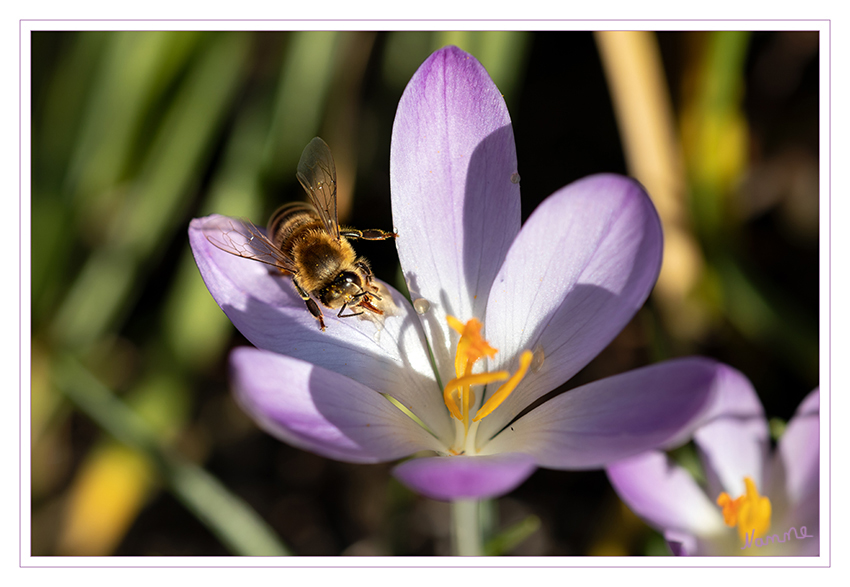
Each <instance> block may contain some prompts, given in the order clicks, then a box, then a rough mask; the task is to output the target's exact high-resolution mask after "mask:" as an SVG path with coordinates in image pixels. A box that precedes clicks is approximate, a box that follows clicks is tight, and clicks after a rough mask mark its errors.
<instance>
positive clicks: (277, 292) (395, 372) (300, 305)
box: [189, 215, 454, 442]
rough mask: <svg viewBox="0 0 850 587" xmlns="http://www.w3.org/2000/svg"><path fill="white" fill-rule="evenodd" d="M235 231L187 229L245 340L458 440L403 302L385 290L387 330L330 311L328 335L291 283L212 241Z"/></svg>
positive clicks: (198, 225) (216, 220) (220, 219)
mask: <svg viewBox="0 0 850 587" xmlns="http://www.w3.org/2000/svg"><path fill="white" fill-rule="evenodd" d="M234 226H239V224H238V221H237V220H235V219H232V218H227V217H224V216H218V215H213V216H209V217H206V218H197V219H195V220H193V221H192V223H191V224H190V226H189V242H190V244H191V246H192V252H193V254H194V255H195V261H196V263H197V265H198V269H199V270H200V272H201V276H202V277H203V279H204V282H205V283H206V285H207V288H208V289H209V290H210V293H211V294H212V296H213V298H214V299H215V301H216V303H218V305H219V306H220V307H221V309H222V310H223V311H224V313H225V314H227V317H228V318H230V320H231V321H232V322H233V324H234V326H236V328H238V329H239V331H240V332H241V333H242V334H243V335H244V336H245V338H247V339H248V340H249V341H251V343H253V344H254V345H256V346H257V347H259V348H261V349H267V350H271V351H275V352H278V353H281V354H284V355H288V356H291V357H295V358H298V359H303V360H305V361H309V362H311V363H315V364H316V365H320V366H322V367H324V368H326V369H329V370H331V371H334V372H336V373H340V374H342V375H345V376H346V377H350V378H351V379H354V380H355V381H358V382H359V383H362V384H363V385H365V386H366V387H370V388H372V389H374V390H376V391H379V392H381V393H387V394H389V395H392V396H393V397H395V398H396V399H398V400H399V401H400V402H402V403H403V404H404V405H406V406H408V407H409V408H410V409H411V410H412V411H413V412H414V413H415V414H416V415H417V416H418V417H420V418H421V419H422V420H423V421H424V422H425V423H427V424H428V426H429V427H430V428H431V429H432V430H433V431H434V432H435V434H437V435H438V436H440V437H441V438H445V439H447V442H448V441H450V439H451V438H453V435H454V428H453V426H452V425H451V423H450V421H449V416H448V411H447V410H446V407H445V404H444V403H443V401H442V391H441V390H440V389H439V388H438V386H437V384H436V381H435V380H434V376H433V369H432V368H431V364H430V360H429V358H428V355H427V351H426V344H425V337H424V334H423V333H422V329H421V327H420V325H419V321H418V320H416V319H415V318H414V316H415V313H414V312H413V310H412V308H411V307H410V304H409V303H407V301H406V300H405V299H404V298H403V296H401V295H400V294H399V293H398V292H397V291H395V290H394V289H392V288H391V287H389V286H386V287H387V291H389V292H390V294H391V297H392V300H393V302H395V309H394V310H393V311H394V315H388V316H386V317H385V318H384V320H383V324H382V325H380V324H378V323H376V322H374V321H373V320H371V319H363V318H359V317H358V318H345V319H342V318H337V317H336V316H335V315H334V314H335V313H334V312H332V311H330V310H325V311H324V314H325V323H326V325H327V330H325V331H324V332H322V331H320V330H319V328H318V324H317V322H316V320H315V319H314V318H313V317H312V316H311V315H310V312H309V311H308V310H307V308H306V306H305V304H304V301H303V300H302V299H301V298H300V297H299V296H298V294H297V293H296V292H295V288H294V286H293V285H292V280H291V278H289V277H285V276H282V275H280V274H275V273H274V272H273V271H270V268H269V267H268V266H267V265H264V264H263V263H260V262H257V261H254V260H252V259H243V258H240V257H237V256H236V255H232V254H228V253H226V252H224V251H222V250H221V249H219V248H217V247H216V246H214V245H213V244H212V243H211V242H210V240H209V238H213V239H217V240H219V241H220V240H221V238H222V233H223V232H226V231H228V230H232V229H233V227H234ZM208 237H209V238H208ZM384 285H385V284H384Z"/></svg>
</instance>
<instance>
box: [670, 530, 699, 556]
mask: <svg viewBox="0 0 850 587" xmlns="http://www.w3.org/2000/svg"><path fill="white" fill-rule="evenodd" d="M664 540H666V541H667V546H668V547H669V548H670V552H672V553H673V556H691V555H694V554H697V539H696V537H695V536H691V535H690V534H685V533H681V532H676V531H673V530H668V531H667V532H665V533H664Z"/></svg>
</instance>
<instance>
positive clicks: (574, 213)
mask: <svg viewBox="0 0 850 587" xmlns="http://www.w3.org/2000/svg"><path fill="white" fill-rule="evenodd" d="M390 178H391V189H392V211H393V221H394V225H395V226H394V230H395V231H396V232H397V233H398V234H399V236H398V239H396V245H397V247H398V254H399V259H400V262H401V267H402V271H403V274H404V278H405V280H406V282H407V285H408V288H409V290H410V293H411V299H412V300H413V304H411V303H410V302H408V301H407V300H406V299H405V297H404V296H402V295H400V294H399V293H398V292H397V291H396V290H395V289H393V288H392V287H391V286H389V285H385V287H386V288H387V290H386V292H387V293H386V294H385V295H384V296H383V297H384V298H385V300H386V299H391V300H392V303H393V304H394V306H395V308H394V309H393V311H391V312H387V315H386V316H385V317H384V318H383V320H375V319H372V318H370V317H369V316H365V317H364V316H361V317H360V318H345V319H339V318H337V317H336V316H334V315H333V314H332V313H330V312H328V311H325V321H326V324H327V329H326V330H325V331H324V332H321V331H319V329H318V328H317V327H316V323H315V320H314V319H313V318H312V317H311V315H310V313H309V312H307V310H306V309H305V307H304V302H303V301H302V300H301V298H300V297H299V296H298V295H297V294H296V292H295V290H294V289H293V287H292V284H291V283H290V279H289V278H288V277H284V276H281V275H279V274H278V275H275V274H273V273H270V272H269V271H268V268H267V267H265V266H263V265H262V264H260V263H257V262H254V261H251V260H247V259H242V258H239V257H236V256H233V255H229V254H227V253H225V252H223V251H221V250H219V249H217V248H216V247H214V246H212V245H211V243H210V242H209V240H208V239H207V236H208V235H212V236H213V237H215V236H216V235H220V234H221V231H222V230H227V229H228V227H230V226H231V223H232V220H231V219H227V218H224V217H221V216H211V217H207V218H203V219H197V220H195V221H193V222H192V225H191V227H190V230H189V234H190V241H191V245H192V249H193V252H194V255H195V259H196V262H197V264H198V267H199V269H200V272H201V275H202V276H203V278H204V281H205V282H206V284H207V287H208V288H209V290H210V292H211V293H212V295H213V297H214V298H215V300H216V302H218V304H219V305H220V306H221V308H222V310H224V312H225V313H226V314H227V316H228V317H229V318H230V319H231V320H232V321H233V323H234V324H235V325H236V327H237V328H238V329H239V330H240V331H241V332H242V333H243V334H244V335H245V337H246V338H247V339H248V340H249V341H251V342H252V343H253V344H254V345H256V347H257V348H239V349H236V350H234V351H233V353H232V356H231V368H232V374H233V384H234V388H235V393H236V395H237V398H238V400H239V402H240V403H241V405H242V406H243V407H244V409H245V410H247V412H248V413H249V414H251V415H252V416H253V418H254V419H255V420H256V421H257V422H258V423H259V424H260V426H262V427H263V428H264V429H265V430H267V431H268V432H270V433H271V434H273V435H275V436H276V437H278V438H280V439H281V440H283V441H285V442H287V443H290V444H292V445H294V446H297V447H300V448H303V449H305V450H309V451H312V452H315V453H318V454H320V455H324V456H326V457H329V458H332V459H338V460H343V461H349V462H359V463H374V462H382V461H392V460H396V459H399V458H402V457H408V456H411V455H415V456H416V457H419V458H413V459H410V460H406V461H405V462H403V463H402V464H400V465H399V466H397V467H396V468H395V469H394V475H395V476H396V477H397V478H398V479H400V480H401V481H402V482H403V483H405V484H407V485H408V486H409V487H411V488H413V489H414V490H416V491H418V492H420V493H422V494H424V495H426V496H429V497H432V498H436V499H444V500H453V499H477V498H486V497H493V496H497V495H500V494H504V493H506V492H508V491H510V490H512V489H513V488H515V487H516V486H517V485H519V484H520V483H521V482H522V481H523V480H525V479H526V478H527V477H528V476H529V475H530V474H531V473H532V471H533V470H534V469H535V468H536V467H538V466H542V467H549V468H555V469H590V468H601V467H603V466H604V465H605V464H607V463H609V462H613V461H615V460H619V459H623V458H625V457H628V456H631V455H634V454H637V453H640V452H643V451H646V450H648V449H650V448H653V447H656V446H658V445H660V444H661V443H664V442H666V441H668V440H669V439H670V438H671V437H674V436H675V435H677V434H678V433H680V432H681V430H682V428H683V426H685V425H686V424H687V422H689V421H690V420H692V419H693V418H694V417H695V416H696V415H697V414H698V413H700V411H701V410H703V409H704V406H705V405H706V402H707V401H708V400H709V399H710V398H711V397H712V395H713V393H714V391H713V386H714V383H715V377H716V375H717V373H718V369H719V367H718V365H717V364H716V363H715V362H713V361H710V360H708V359H701V358H685V359H680V360H674V361H669V362H667V363H662V364H657V365H652V366H649V367H646V368H643V369H638V370H635V371H632V372H629V373H624V374H620V375H617V376H614V377H610V378H607V379H603V380H600V381H596V382H594V383H591V384H588V385H585V386H582V387H578V388H576V389H573V390H571V391H569V392H568V393H564V394H561V395H557V396H555V397H551V398H549V397H547V394H549V392H551V391H552V390H554V389H555V388H556V387H558V386H559V385H561V384H562V383H564V382H565V381H567V380H568V379H570V377H572V376H573V375H575V374H576V373H577V372H578V371H579V370H580V369H582V368H583V367H584V366H585V365H587V363H588V362H589V361H590V360H591V359H593V358H594V357H595V356H596V355H597V354H598V353H599V352H600V351H601V350H602V349H603V348H604V347H605V346H607V345H608V343H609V342H610V341H611V340H612V339H613V338H614V337H615V336H616V335H617V334H618V333H619V332H620V330H621V329H622V328H623V327H624V326H625V325H626V324H627V323H628V322H629V320H630V319H631V318H632V316H633V315H634V314H635V312H636V311H637V310H638V309H639V308H640V307H641V305H642V304H643V302H644V301H645V299H646V297H647V296H648V294H649V292H650V290H651V288H652V287H653V284H654V283H655V280H656V278H657V276H658V271H659V268H660V263H661V250H662V238H661V227H660V223H659V220H658V216H657V214H656V212H655V209H654V207H653V205H652V203H651V201H650V199H649V197H648V196H647V194H646V193H645V191H644V190H643V189H642V187H641V186H640V185H639V184H638V183H637V182H635V181H633V180H631V179H628V178H625V177H621V176H617V175H597V176H592V177H588V178H585V179H583V180H580V181H577V182H575V183H573V184H571V185H568V186H566V187H564V188H563V189H561V190H558V191H557V192H556V193H554V194H552V195H551V196H550V197H549V198H548V199H546V200H545V201H544V202H543V203H542V204H541V205H540V206H539V207H538V209H537V210H536V211H535V212H534V213H533V214H532V215H531V217H530V218H529V219H528V221H527V222H526V223H525V225H524V226H522V227H520V224H521V222H520V194H519V175H518V170H517V162H516V151H515V145H514V139H513V131H512V127H511V121H510V117H509V116H508V111H507V107H506V105H505V102H504V100H503V98H502V96H501V94H500V93H499V90H498V88H497V87H496V86H495V84H494V83H493V82H492V80H491V79H490V77H489V76H488V75H487V72H486V71H485V69H484V68H483V67H482V66H481V65H480V64H479V63H478V61H476V60H475V58H473V57H472V56H471V55H469V54H467V53H464V52H463V51H461V50H459V49H457V48H456V47H446V48H443V49H441V50H439V51H437V52H436V53H434V54H433V55H431V56H430V57H429V58H428V59H427V61H425V63H424V64H423V65H422V66H421V67H420V68H419V70H418V71H417V72H416V73H415V75H414V76H413V78H412V79H411V81H410V83H409V84H408V86H407V88H406V90H405V92H404V94H403V96H402V98H401V101H400V103H399V106H398V111H397V114H396V118H395V123H394V126H393V134H392V146H391V157H390ZM340 179H341V181H344V178H340ZM414 307H415V308H416V309H414ZM329 314H330V315H329ZM389 398H392V401H390V399H389ZM544 399H545V401H543V400H544Z"/></svg>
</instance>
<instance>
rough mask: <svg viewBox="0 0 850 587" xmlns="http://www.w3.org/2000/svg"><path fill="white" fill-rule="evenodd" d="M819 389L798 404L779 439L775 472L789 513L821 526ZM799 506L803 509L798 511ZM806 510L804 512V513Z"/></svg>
mask: <svg viewBox="0 0 850 587" xmlns="http://www.w3.org/2000/svg"><path fill="white" fill-rule="evenodd" d="M819 413H820V390H819V389H815V390H814V391H812V392H811V393H810V394H809V395H808V396H806V398H805V399H804V400H803V402H802V403H801V404H800V406H799V407H798V408H797V411H796V413H795V414H794V417H793V418H791V421H790V422H788V427H787V428H786V429H785V433H784V434H783V435H782V437H781V438H780V439H779V445H778V446H777V450H776V454H775V455H774V461H773V467H772V475H773V477H774V478H775V479H774V480H773V481H774V483H773V486H774V487H775V488H776V489H775V490H774V491H775V492H776V493H781V494H782V495H784V496H785V500H786V503H785V504H784V505H785V506H786V507H787V508H788V509H789V510H791V511H789V516H794V517H795V518H796V520H795V523H797V524H800V523H802V524H808V528H809V529H810V530H811V529H814V528H815V527H816V526H818V519H817V516H818V512H819V507H818V505H819V499H820V495H819V489H820V476H819V471H820V466H819V465H820V462H819V461H820V416H819ZM795 510H800V511H795ZM803 514H805V515H803Z"/></svg>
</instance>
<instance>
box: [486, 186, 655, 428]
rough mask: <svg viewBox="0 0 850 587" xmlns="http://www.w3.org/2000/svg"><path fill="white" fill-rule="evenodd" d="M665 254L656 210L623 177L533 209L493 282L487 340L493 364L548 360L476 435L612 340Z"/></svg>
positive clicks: (570, 191) (572, 190) (574, 189)
mask: <svg viewBox="0 0 850 587" xmlns="http://www.w3.org/2000/svg"><path fill="white" fill-rule="evenodd" d="M661 249H662V238H661V224H660V222H659V220H658V214H657V213H656V211H655V208H654V206H653V205H652V202H651V201H650V199H649V196H647V194H646V192H645V191H644V190H643V188H642V187H641V186H640V185H639V184H638V183H637V182H635V181H634V180H631V179H628V178H626V177H622V176H618V175H594V176H590V177H586V178H584V179H582V180H579V181H577V182H575V183H572V184H570V185H568V186H567V187H565V188H562V189H561V190H558V191H557V192H555V193H554V194H553V195H552V196H550V197H549V198H547V199H546V200H545V201H544V202H543V203H542V204H541V205H540V206H539V207H538V208H537V210H535V211H534V213H533V214H532V215H531V217H530V218H529V219H528V221H527V222H526V223H525V225H523V227H522V231H521V232H520V234H519V236H517V238H516V240H515V241H514V244H513V246H512V247H511V249H510V251H509V252H508V256H507V258H506V259H505V264H504V266H503V267H502V269H501V271H500V272H499V274H498V276H497V277H496V281H495V283H494V284H493V289H492V291H491V292H490V299H489V303H488V305H487V316H486V322H485V326H486V328H485V331H484V334H485V336H486V337H487V338H488V340H489V341H490V342H491V344H492V345H493V346H494V347H495V348H497V349H498V350H499V354H498V355H497V356H496V367H497V368H507V369H510V370H515V369H516V364H515V363H516V358H515V357H517V355H518V353H519V352H520V351H522V350H523V349H537V348H538V347H539V348H540V349H542V352H543V354H544V356H545V361H544V362H543V365H542V367H541V369H540V370H539V372H537V373H534V374H532V375H530V376H527V377H526V379H525V380H524V381H523V383H522V384H521V385H520V387H519V388H517V390H516V391H515V392H514V393H513V394H512V395H511V397H510V398H508V400H507V401H506V402H505V404H504V405H503V406H501V407H500V408H499V410H497V411H496V412H494V413H493V415H492V416H491V417H490V418H492V419H489V418H488V420H489V421H485V424H482V429H484V428H485V427H486V430H487V431H489V432H490V433H494V432H496V431H497V430H499V429H500V428H501V427H502V426H504V425H505V424H506V423H507V422H508V421H510V420H511V419H512V418H513V417H514V416H516V415H517V414H518V413H519V412H520V411H521V410H522V409H523V408H525V407H526V406H528V405H529V404H530V403H532V402H533V401H534V400H535V399H537V398H538V397H540V396H542V395H543V394H545V393H547V392H549V391H551V390H552V389H554V388H555V387H557V386H558V385H560V384H562V383H563V382H564V381H566V380H568V379H569V378H570V377H572V376H573V375H574V374H575V373H577V372H578V371H579V370H580V369H581V368H582V367H584V366H585V365H586V364H587V363H588V362H589V361H590V360H591V359H593V358H594V357H595V356H596V355H597V354H599V352H600V351H601V350H602V349H604V348H605V347H606V346H607V345H608V343H610V342H611V340H613V339H614V337H615V336H617V334H618V333H619V332H620V331H621V330H622V329H623V327H624V326H625V325H626V324H627V323H628V322H629V320H631V318H632V316H634V314H635V312H637V310H638V309H639V308H640V307H641V305H643V303H644V301H645V300H646V297H647V296H648V295H649V292H650V290H651V289H652V287H653V285H654V284H655V280H656V278H657V277H658V271H659V269H660V267H661Z"/></svg>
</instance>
